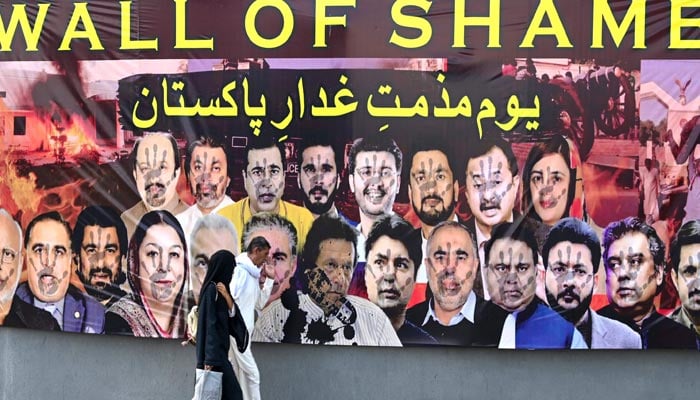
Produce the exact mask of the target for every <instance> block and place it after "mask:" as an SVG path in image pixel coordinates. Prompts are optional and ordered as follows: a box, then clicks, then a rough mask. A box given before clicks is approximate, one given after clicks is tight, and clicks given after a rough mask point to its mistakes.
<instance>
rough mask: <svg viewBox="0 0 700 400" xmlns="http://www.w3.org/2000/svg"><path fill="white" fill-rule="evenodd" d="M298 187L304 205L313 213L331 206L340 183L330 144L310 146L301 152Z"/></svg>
mask: <svg viewBox="0 0 700 400" xmlns="http://www.w3.org/2000/svg"><path fill="white" fill-rule="evenodd" d="M301 155H302V161H301V173H299V175H298V179H299V188H301V191H302V193H304V205H305V206H306V208H307V209H308V210H309V211H311V212H312V213H313V214H315V215H321V214H323V213H325V212H327V211H328V210H330V208H331V207H332V206H333V201H334V199H335V193H336V190H337V189H338V186H339V185H340V179H339V173H338V166H337V165H335V152H334V151H333V148H332V147H330V146H311V147H309V148H307V149H305V150H304V151H303V152H302V153H301Z"/></svg>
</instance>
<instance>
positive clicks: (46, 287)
mask: <svg viewBox="0 0 700 400" xmlns="http://www.w3.org/2000/svg"><path fill="white" fill-rule="evenodd" d="M26 251H27V262H28V267H29V268H28V275H27V276H28V281H29V288H30V289H31V291H32V293H33V294H34V297H36V298H37V299H39V300H41V301H43V302H46V303H55V302H57V301H59V300H61V299H62V298H63V297H64V296H65V295H66V291H67V290H68V284H69V281H70V267H71V251H70V236H68V231H67V230H66V227H65V226H63V224H61V223H60V222H58V221H54V220H43V221H39V222H37V223H36V224H35V225H34V228H32V232H31V235H30V236H29V242H28V243H27V248H26Z"/></svg>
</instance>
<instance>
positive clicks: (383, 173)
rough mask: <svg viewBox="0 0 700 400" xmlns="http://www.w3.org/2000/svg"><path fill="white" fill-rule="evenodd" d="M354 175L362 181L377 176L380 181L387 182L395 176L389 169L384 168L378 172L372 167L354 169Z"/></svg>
mask: <svg viewBox="0 0 700 400" xmlns="http://www.w3.org/2000/svg"><path fill="white" fill-rule="evenodd" d="M355 173H356V174H357V175H358V176H359V177H360V178H362V180H368V179H370V178H372V177H374V176H378V177H379V178H381V179H382V180H388V179H391V178H394V177H395V176H396V171H394V169H393V168H389V167H384V168H381V169H379V170H376V169H374V168H372V167H360V168H356V169H355Z"/></svg>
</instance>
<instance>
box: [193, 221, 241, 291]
mask: <svg viewBox="0 0 700 400" xmlns="http://www.w3.org/2000/svg"><path fill="white" fill-rule="evenodd" d="M237 249H238V244H237V243H236V238H235V237H234V236H233V235H232V234H231V232H230V231H229V230H227V229H208V228H203V229H200V230H198V231H197V233H196V234H195V235H194V237H193V238H192V243H191V246H190V254H191V255H192V258H191V260H192V292H193V294H194V298H195V299H197V300H199V291H200V290H201V289H202V283H204V277H205V276H206V275H207V269H208V268H209V259H210V258H211V256H213V255H214V253H216V252H217V251H219V250H228V251H232V252H233V253H234V254H235V253H237V251H236V250H237Z"/></svg>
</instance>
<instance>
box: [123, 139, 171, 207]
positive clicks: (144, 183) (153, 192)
mask: <svg viewBox="0 0 700 400" xmlns="http://www.w3.org/2000/svg"><path fill="white" fill-rule="evenodd" d="M179 162H180V160H175V153H174V150H173V146H172V144H171V143H170V140H169V139H168V138H167V136H165V135H158V134H152V135H148V136H144V137H143V139H141V142H140V144H139V147H138V152H137V153H136V169H135V170H134V179H135V180H136V188H137V189H138V192H139V195H140V196H141V200H143V202H144V203H145V204H146V207H147V208H148V209H149V210H161V209H163V208H164V207H165V206H166V205H167V204H168V203H169V202H170V201H171V200H172V199H173V198H174V197H175V196H177V191H176V190H175V188H176V186H177V180H178V178H179V177H180V170H179V169H177V166H178V164H177V163H179Z"/></svg>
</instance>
